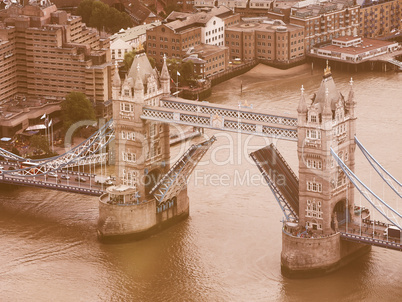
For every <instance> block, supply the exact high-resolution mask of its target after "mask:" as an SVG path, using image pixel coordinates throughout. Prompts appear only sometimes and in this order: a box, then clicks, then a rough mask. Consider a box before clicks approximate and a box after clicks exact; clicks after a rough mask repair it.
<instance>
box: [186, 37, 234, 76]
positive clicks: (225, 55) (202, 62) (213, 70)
mask: <svg viewBox="0 0 402 302" xmlns="http://www.w3.org/2000/svg"><path fill="white" fill-rule="evenodd" d="M188 54H189V56H188V57H187V58H186V60H194V62H195V65H198V67H196V68H197V70H196V75H197V76H199V77H202V78H205V77H209V76H211V75H213V74H217V73H219V72H223V71H225V70H226V68H227V67H228V65H229V48H228V47H224V46H214V45H208V44H200V45H197V46H195V47H194V48H191V49H190V50H189V52H188ZM183 61H184V60H183Z"/></svg>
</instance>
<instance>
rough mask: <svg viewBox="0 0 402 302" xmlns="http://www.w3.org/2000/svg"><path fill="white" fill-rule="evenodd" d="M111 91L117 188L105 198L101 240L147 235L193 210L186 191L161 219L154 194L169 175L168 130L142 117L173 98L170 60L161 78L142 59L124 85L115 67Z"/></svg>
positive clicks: (101, 206) (101, 205)
mask: <svg viewBox="0 0 402 302" xmlns="http://www.w3.org/2000/svg"><path fill="white" fill-rule="evenodd" d="M112 87H113V89H112V91H113V101H112V102H113V126H114V129H115V149H116V161H115V174H116V184H115V185H114V186H111V187H109V188H107V193H106V194H104V195H103V196H101V197H100V201H99V220H98V237H99V238H100V239H101V240H107V239H116V238H120V237H126V238H127V237H139V236H144V235H146V234H147V233H149V232H152V231H153V230H154V229H155V228H156V227H158V228H159V227H160V223H161V222H164V221H168V220H171V218H174V217H177V216H187V215H188V208H189V206H188V197H187V191H186V189H184V190H182V191H181V192H179V193H178V195H177V196H176V199H175V202H174V203H171V204H169V207H166V208H165V207H164V208H163V211H160V213H159V212H158V213H159V214H158V213H157V205H156V202H155V199H154V198H153V196H152V195H151V194H150V191H151V189H152V188H153V186H154V185H155V183H156V182H157V181H158V180H159V179H160V178H161V176H162V175H164V174H165V173H166V172H167V171H168V170H169V161H170V144H169V125H168V124H166V123H158V122H153V121H146V120H144V119H142V118H141V114H142V112H143V107H144V106H146V105H147V106H159V101H160V99H161V98H162V97H164V96H168V95H169V94H170V76H169V73H168V69H167V66H166V59H165V60H164V64H163V68H162V72H161V75H160V76H159V74H158V72H157V71H156V69H153V68H152V67H151V64H150V63H149V61H148V58H147V56H146V55H145V54H140V55H137V56H136V57H135V58H134V60H133V64H132V67H131V69H130V70H129V72H128V74H127V76H126V78H125V79H124V81H121V80H120V77H119V75H118V69H117V66H116V67H115V74H114V77H113V83H112ZM162 212H163V213H162Z"/></svg>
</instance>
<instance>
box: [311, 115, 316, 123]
mask: <svg viewBox="0 0 402 302" xmlns="http://www.w3.org/2000/svg"><path fill="white" fill-rule="evenodd" d="M310 121H311V122H312V123H316V122H317V115H315V114H312V115H311V116H310Z"/></svg>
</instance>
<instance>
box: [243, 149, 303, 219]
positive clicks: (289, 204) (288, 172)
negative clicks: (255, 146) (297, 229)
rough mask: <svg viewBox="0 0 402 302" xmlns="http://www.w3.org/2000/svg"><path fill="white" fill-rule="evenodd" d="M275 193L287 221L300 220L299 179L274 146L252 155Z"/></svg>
mask: <svg viewBox="0 0 402 302" xmlns="http://www.w3.org/2000/svg"><path fill="white" fill-rule="evenodd" d="M250 156H251V158H252V159H253V160H254V161H255V163H256V164H257V167H258V169H259V170H260V172H261V173H262V175H263V176H264V179H265V180H266V182H267V183H268V185H269V186H270V188H271V190H272V192H273V193H274V195H275V197H276V200H277V201H278V203H279V206H280V207H281V208H282V211H284V214H285V216H286V219H289V218H293V219H294V220H297V219H298V218H299V179H298V178H297V176H296V175H295V174H294V172H293V171H292V169H291V168H290V166H289V165H288V164H287V162H286V161H285V159H284V158H283V157H282V155H281V154H280V152H279V150H278V149H276V147H275V146H274V144H270V145H269V146H266V147H264V148H261V149H259V150H257V151H254V152H252V153H251V154H250Z"/></svg>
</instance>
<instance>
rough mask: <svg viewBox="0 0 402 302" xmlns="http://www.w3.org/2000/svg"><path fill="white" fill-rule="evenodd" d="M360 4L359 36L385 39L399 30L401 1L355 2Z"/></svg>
mask: <svg viewBox="0 0 402 302" xmlns="http://www.w3.org/2000/svg"><path fill="white" fill-rule="evenodd" d="M360 2H361V7H360V20H359V21H360V29H359V34H360V35H361V36H364V37H369V38H374V37H386V36H390V35H393V34H395V33H396V32H398V31H400V30H401V16H402V0H383V1H375V2H374V1H368V0H363V1H357V3H360Z"/></svg>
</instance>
